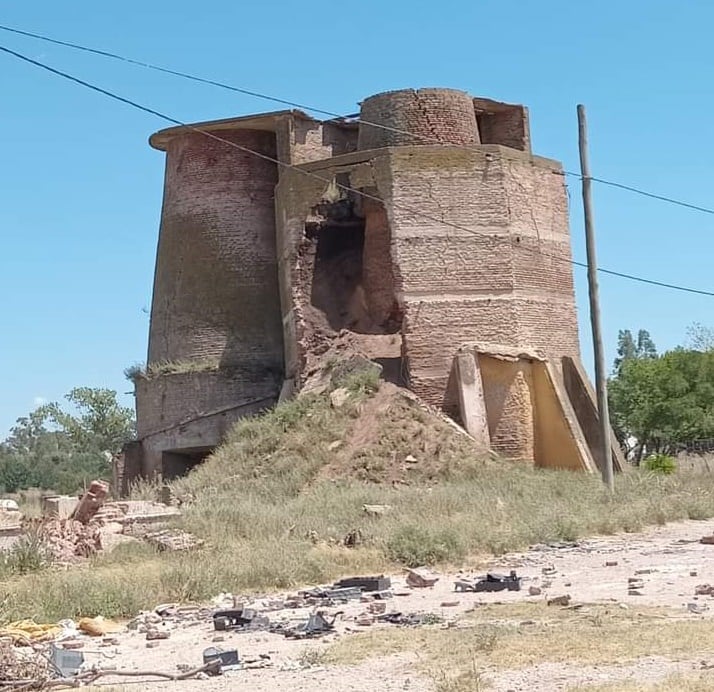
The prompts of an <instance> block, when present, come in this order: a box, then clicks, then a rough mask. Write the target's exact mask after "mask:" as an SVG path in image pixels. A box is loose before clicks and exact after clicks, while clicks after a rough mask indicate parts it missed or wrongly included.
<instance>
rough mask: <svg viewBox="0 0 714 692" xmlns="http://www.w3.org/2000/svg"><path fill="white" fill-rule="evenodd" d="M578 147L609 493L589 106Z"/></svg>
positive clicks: (608, 479)
mask: <svg viewBox="0 0 714 692" xmlns="http://www.w3.org/2000/svg"><path fill="white" fill-rule="evenodd" d="M578 144H579V148H580V173H581V176H582V181H583V208H584V211H585V246H586V249H587V257H588V288H589V293H590V324H591V325H592V330H593V350H594V353H595V389H596V391H597V410H598V415H599V417H600V437H601V449H600V455H601V457H602V467H601V471H602V481H603V483H605V485H606V486H607V488H608V490H610V491H612V490H613V489H614V483H615V479H614V476H613V470H612V449H611V446H610V411H609V409H608V404H607V375H606V374H605V353H604V350H603V347H602V330H601V327H600V297H599V290H598V284H597V256H596V252H595V224H594V222H593V203H592V195H591V187H592V179H591V177H590V160H589V157H588V126H587V120H586V118H585V106H582V105H579V106H578Z"/></svg>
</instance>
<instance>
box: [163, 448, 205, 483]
mask: <svg viewBox="0 0 714 692" xmlns="http://www.w3.org/2000/svg"><path fill="white" fill-rule="evenodd" d="M211 451H213V450H212V449H211V448H210V447H201V448H197V449H181V450H173V451H170V452H162V454H161V477H162V479H163V480H165V481H167V480H172V479H174V478H180V477H181V476H185V475H186V474H187V473H188V472H189V471H190V470H191V469H193V468H194V467H195V466H198V465H199V464H200V463H202V462H203V461H204V460H205V459H206V457H207V456H208V455H209V454H210V453H211Z"/></svg>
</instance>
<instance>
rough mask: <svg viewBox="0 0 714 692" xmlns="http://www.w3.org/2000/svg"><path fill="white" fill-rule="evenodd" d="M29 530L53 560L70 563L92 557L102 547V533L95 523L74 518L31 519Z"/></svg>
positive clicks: (28, 522)
mask: <svg viewBox="0 0 714 692" xmlns="http://www.w3.org/2000/svg"><path fill="white" fill-rule="evenodd" d="M27 524H29V525H30V528H29V530H31V531H36V532H37V533H38V535H39V537H40V538H41V539H42V541H43V542H44V544H45V545H46V546H47V549H48V551H49V553H50V556H51V557H52V560H53V562H56V563H61V564H70V563H73V562H77V560H78V559H83V558H88V557H92V555H96V553H98V552H99V551H100V550H101V549H102V534H101V531H100V527H99V526H98V525H97V524H83V523H82V522H81V521H75V520H74V519H50V520H42V519H31V520H28V521H27V522H26V525H25V526H26V530H27V528H28V527H27Z"/></svg>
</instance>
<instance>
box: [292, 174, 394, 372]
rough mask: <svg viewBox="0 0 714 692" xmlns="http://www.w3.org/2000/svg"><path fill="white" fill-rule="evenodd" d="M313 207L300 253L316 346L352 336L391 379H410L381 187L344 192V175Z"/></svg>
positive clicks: (311, 341)
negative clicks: (379, 196)
mask: <svg viewBox="0 0 714 692" xmlns="http://www.w3.org/2000/svg"><path fill="white" fill-rule="evenodd" d="M337 183H338V184H337V185H336V186H335V187H334V188H333V189H332V190H329V191H328V192H327V193H326V197H329V199H323V200H322V201H321V202H320V203H319V204H318V205H316V206H315V207H314V208H313V209H312V213H311V215H310V217H309V218H308V219H307V221H306V223H305V243H304V244H303V246H302V249H301V253H300V265H299V267H300V274H301V286H302V295H303V297H304V298H303V300H304V302H303V309H302V314H303V320H304V322H303V324H304V329H305V341H304V343H305V344H307V348H308V350H311V351H313V352H314V353H321V352H324V350H325V349H326V348H329V343H330V341H331V340H332V339H335V338H337V337H338V336H345V334H346V333H347V334H346V338H347V339H348V340H349V342H350V344H351V346H352V347H354V348H356V349H357V350H359V351H360V352H361V353H362V354H363V355H365V356H367V357H369V358H371V359H372V360H374V361H375V362H378V363H380V365H382V367H383V369H384V370H383V376H384V379H387V380H389V381H393V382H399V383H400V384H402V383H403V381H404V378H403V362H402V352H401V351H402V338H401V334H400V332H401V326H402V310H401V307H400V305H399V303H398V300H397V292H396V287H395V278H394V270H393V266H392V255H391V230H390V227H389V221H388V218H387V212H386V210H385V208H384V205H383V204H382V203H381V202H380V201H379V200H378V199H375V197H376V190H372V189H370V190H366V191H365V192H367V195H368V196H362V195H358V194H355V193H352V192H349V193H344V192H343V191H342V190H343V189H344V188H341V187H340V186H349V178H346V179H345V178H342V177H340V178H339V179H338V180H337Z"/></svg>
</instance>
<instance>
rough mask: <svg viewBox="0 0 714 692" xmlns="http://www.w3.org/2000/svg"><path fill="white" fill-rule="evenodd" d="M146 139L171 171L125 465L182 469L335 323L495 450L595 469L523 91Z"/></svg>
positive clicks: (283, 383) (570, 311)
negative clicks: (521, 102) (518, 96)
mask: <svg viewBox="0 0 714 692" xmlns="http://www.w3.org/2000/svg"><path fill="white" fill-rule="evenodd" d="M150 142H151V145H152V146H153V147H154V148H156V149H159V150H161V151H164V152H166V179H165V187H164V202H163V211H162V218H161V230H160V236H159V245H158V256H157V262H156V275H155V283H154V297H153V305H152V312H151V328H150V334H149V353H148V362H149V369H148V370H149V372H148V373H147V375H146V376H144V377H139V378H137V380H136V405H137V419H138V437H139V441H138V442H136V443H133V444H132V445H130V446H129V448H127V453H126V455H125V457H126V462H125V463H126V465H127V474H129V475H135V474H138V473H141V474H143V475H152V474H156V473H163V474H164V475H165V476H171V475H175V474H177V473H180V472H182V471H184V470H185V469H186V468H189V467H190V466H191V465H192V464H194V463H196V462H197V461H199V460H200V459H201V458H202V457H203V456H204V455H205V454H206V453H207V452H208V451H210V450H211V449H212V448H213V447H214V446H215V445H216V444H217V443H218V442H219V441H220V440H221V438H222V437H223V435H224V434H225V432H226V430H227V429H228V427H229V426H230V425H231V424H232V423H233V422H235V421H236V420H237V419H239V418H241V417H243V416H246V415H249V414H251V413H254V412H256V411H258V410H262V409H265V408H266V407H269V406H271V405H272V404H274V403H275V402H276V401H277V400H278V398H279V396H280V395H281V392H282V395H283V396H289V395H290V394H291V393H292V392H293V391H295V390H299V389H300V387H301V386H302V384H303V383H304V380H305V377H306V374H307V373H308V372H309V371H310V369H311V367H312V366H313V365H314V363H315V362H316V361H317V360H318V359H319V357H320V355H321V354H323V353H324V352H325V351H326V350H328V349H329V348H330V346H331V344H332V343H333V342H334V341H335V339H345V338H349V339H350V341H351V343H352V344H354V345H356V346H357V347H358V348H359V349H360V350H361V351H362V352H364V353H367V354H368V355H369V356H370V357H371V358H373V359H374V360H376V361H377V362H379V363H380V364H381V365H382V366H383V368H384V373H385V376H386V377H391V378H394V379H399V380H400V381H401V382H402V383H404V384H406V385H407V386H408V387H410V388H411V389H412V390H413V391H414V392H415V393H416V394H418V395H419V396H420V397H421V398H422V399H423V400H424V401H426V402H427V403H429V404H432V405H434V406H437V407H439V408H441V409H443V410H445V411H446V412H448V413H450V414H451V415H453V416H454V417H456V418H459V417H460V418H461V420H462V421H463V422H464V423H465V424H466V427H467V429H469V431H470V432H472V434H474V435H475V436H476V437H477V439H480V440H481V441H482V442H483V443H484V445H487V446H490V447H492V448H493V449H495V450H496V451H498V452H500V453H501V454H503V455H504V456H507V457H512V458H524V459H529V460H535V461H536V463H539V464H541V465H559V466H565V467H572V468H593V467H594V463H593V457H592V454H591V452H590V450H591V449H593V448H594V445H595V444H596V442H597V440H596V437H597V434H598V432H597V431H598V426H597V421H596V419H595V418H594V404H593V401H592V392H591V388H590V387H589V384H588V383H587V381H586V379H585V378H584V376H583V375H582V369H581V368H580V366H579V347H578V329H577V320H576V311H575V298H574V290H573V276H572V271H571V265H570V264H569V261H568V260H569V259H570V257H571V252H570V237H569V230H568V200H567V194H566V188H565V184H564V178H563V172H562V169H561V166H560V164H559V163H558V162H556V161H552V160H550V159H545V158H542V157H539V156H534V155H533V154H532V153H531V144H530V132H529V125H528V113H527V110H526V108H524V107H523V106H518V105H510V104H505V103H498V102H495V101H491V100H488V99H483V98H473V97H471V96H469V95H468V94H466V93H463V92H461V91H455V90H450V89H421V90H418V91H415V90H404V91H394V92H387V93H383V94H378V95H376V96H372V97H370V98H368V99H366V100H365V101H364V102H363V103H362V105H361V114H360V119H359V122H357V121H354V120H350V119H339V120H329V121H324V122H321V121H318V120H315V119H313V118H311V117H309V116H307V115H306V114H304V113H302V112H299V111H294V110H293V111H282V112H275V113H265V114H261V115H256V116H248V117H240V118H232V119H228V120H220V121H213V122H207V123H199V124H196V125H191V126H189V127H173V128H170V129H167V130H162V131H161V132H158V133H156V134H155V135H153V136H152V137H151V140H150ZM455 359H456V360H455ZM169 364H171V365H170V366H169ZM545 392H547V393H545ZM554 445H555V446H554ZM566 448H567V449H566ZM564 450H565V451H564ZM553 456H555V457H556V458H553V459H552V460H550V461H549V459H550V458H551V457H553ZM132 469H133V471H132Z"/></svg>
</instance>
